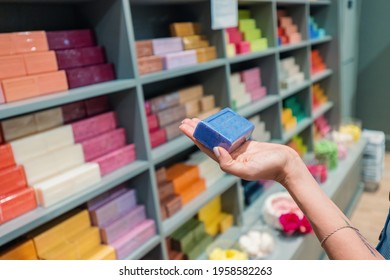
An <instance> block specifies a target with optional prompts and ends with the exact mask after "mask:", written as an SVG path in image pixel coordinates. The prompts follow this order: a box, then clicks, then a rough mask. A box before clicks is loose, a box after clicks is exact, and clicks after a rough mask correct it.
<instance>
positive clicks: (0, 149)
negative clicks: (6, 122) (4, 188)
mask: <svg viewBox="0 0 390 280" xmlns="http://www.w3.org/2000/svg"><path fill="white" fill-rule="evenodd" d="M0 134H1V129H0ZM0 136H1V135H0ZM0 138H1V137H0ZM14 165H15V159H14V154H13V152H12V147H11V145H9V144H6V145H1V146H0V171H1V170H2V169H5V168H8V167H12V166H14ZM0 188H1V185H0Z"/></svg>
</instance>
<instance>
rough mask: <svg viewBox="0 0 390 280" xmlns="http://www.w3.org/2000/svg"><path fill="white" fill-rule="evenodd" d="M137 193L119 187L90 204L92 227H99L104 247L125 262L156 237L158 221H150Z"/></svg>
mask: <svg viewBox="0 0 390 280" xmlns="http://www.w3.org/2000/svg"><path fill="white" fill-rule="evenodd" d="M136 195H137V194H136V191H135V190H134V189H129V188H127V187H126V186H124V185H121V186H118V187H116V188H114V189H112V190H110V191H108V192H106V193H104V194H102V195H100V196H98V197H96V198H94V199H93V200H91V201H89V202H88V203H87V206H88V211H89V214H90V216H91V220H92V224H93V225H94V226H96V227H99V229H100V234H101V239H102V241H103V243H104V244H107V245H109V246H112V247H113V248H114V249H115V252H116V257H117V259H124V258H126V257H127V256H129V255H130V254H131V253H132V252H134V250H136V249H137V248H138V247H139V246H141V245H142V244H144V243H145V242H146V241H147V240H149V239H150V238H152V237H153V236H154V235H156V225H155V222H154V220H151V219H147V217H146V212H145V207H144V205H137V197H136Z"/></svg>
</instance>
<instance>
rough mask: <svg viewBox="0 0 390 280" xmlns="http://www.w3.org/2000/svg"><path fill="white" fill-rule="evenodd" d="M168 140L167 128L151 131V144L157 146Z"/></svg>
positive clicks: (153, 146)
mask: <svg viewBox="0 0 390 280" xmlns="http://www.w3.org/2000/svg"><path fill="white" fill-rule="evenodd" d="M165 142H167V135H166V132H165V129H159V130H156V131H153V132H151V133H150V145H151V146H152V148H156V147H157V146H160V145H162V144H164V143H165Z"/></svg>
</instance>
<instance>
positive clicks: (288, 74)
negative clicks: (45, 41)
mask: <svg viewBox="0 0 390 280" xmlns="http://www.w3.org/2000/svg"><path fill="white" fill-rule="evenodd" d="M279 69H280V72H279V76H280V87H281V88H282V89H291V88H294V87H296V86H298V85H299V84H301V83H303V82H304V81H305V74H304V73H303V72H302V69H301V68H300V66H299V64H298V63H297V62H296V60H295V58H294V57H293V56H291V57H288V58H283V59H281V60H280V68H279Z"/></svg>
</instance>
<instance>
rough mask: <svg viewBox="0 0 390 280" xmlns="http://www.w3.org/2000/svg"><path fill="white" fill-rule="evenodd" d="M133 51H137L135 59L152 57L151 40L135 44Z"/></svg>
mask: <svg viewBox="0 0 390 280" xmlns="http://www.w3.org/2000/svg"><path fill="white" fill-rule="evenodd" d="M135 49H136V51H137V57H138V58H139V57H145V56H152V55H153V43H152V40H144V41H137V42H135Z"/></svg>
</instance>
